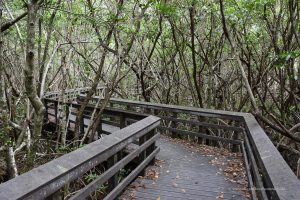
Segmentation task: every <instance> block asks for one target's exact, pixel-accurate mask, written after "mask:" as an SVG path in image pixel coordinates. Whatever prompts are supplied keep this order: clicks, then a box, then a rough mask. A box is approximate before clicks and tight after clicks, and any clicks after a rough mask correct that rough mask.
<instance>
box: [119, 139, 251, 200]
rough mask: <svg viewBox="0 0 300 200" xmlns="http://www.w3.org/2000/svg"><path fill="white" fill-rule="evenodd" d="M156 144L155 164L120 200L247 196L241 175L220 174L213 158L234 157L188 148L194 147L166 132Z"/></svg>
mask: <svg viewBox="0 0 300 200" xmlns="http://www.w3.org/2000/svg"><path fill="white" fill-rule="evenodd" d="M157 145H159V146H160V148H161V151H160V153H159V154H158V157H157V158H158V160H157V161H156V164H155V166H150V167H148V169H147V172H146V176H145V177H139V178H138V179H137V180H136V181H134V182H133V183H132V184H131V185H130V186H129V187H128V189H127V190H126V191H125V192H124V194H123V195H122V196H121V197H120V198H119V199H120V200H123V199H124V200H125V199H126V200H127V199H153V200H157V199H161V200H165V199H170V200H173V199H175V200H176V199H178V200H179V199H188V200H192V199H195V200H196V199H197V200H199V199H204V200H210V199H211V200H215V199H247V198H246V196H245V192H244V191H242V188H244V187H245V186H246V184H247V183H246V182H245V180H244V177H237V178H238V179H240V180H242V181H241V182H243V183H241V182H240V183H239V181H232V179H231V178H228V177H227V176H225V175H224V172H223V170H224V168H226V167H225V166H222V164H223V165H224V163H222V161H219V163H218V161H217V160H218V159H220V158H222V159H223V160H224V161H225V162H228V161H230V160H232V159H236V157H232V156H221V157H215V156H214V155H208V154H207V152H201V150H200V151H192V150H193V149H194V148H187V147H186V146H185V145H184V144H178V143H177V142H176V140H174V139H170V138H168V137H166V136H162V137H161V139H160V141H159V142H158V144H157ZM208 148H210V147H208ZM212 149H214V148H212ZM210 150H211V149H210ZM239 159H240V158H239ZM216 161H217V162H216ZM220 163H222V164H221V165H219V164H220ZM225 171H226V170H225ZM225 173H226V172H225ZM234 175H235V174H234Z"/></svg>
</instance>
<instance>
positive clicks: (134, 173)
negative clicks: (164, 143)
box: [104, 147, 160, 200]
mask: <svg viewBox="0 0 300 200" xmlns="http://www.w3.org/2000/svg"><path fill="white" fill-rule="evenodd" d="M159 150H160V148H159V147H157V148H156V149H155V150H154V151H153V152H152V153H151V154H150V155H149V156H148V157H147V158H146V159H145V160H144V161H143V162H142V163H141V164H140V165H139V166H138V167H136V168H135V169H134V170H133V171H132V172H131V173H130V174H129V175H128V176H127V177H126V178H125V179H123V180H122V182H121V183H120V184H119V185H118V186H117V187H116V188H115V189H113V190H112V191H111V192H110V193H109V194H108V195H107V196H106V197H105V198H104V200H113V199H115V198H116V197H117V196H118V195H120V194H121V192H122V191H123V190H124V188H125V187H126V186H127V185H129V183H130V182H131V181H133V180H134V179H135V178H136V177H137V176H138V175H139V174H140V173H141V171H142V170H144V169H145V167H146V166H147V165H148V164H149V163H150V162H151V160H153V159H154V158H155V156H156V155H157V154H158V152H159Z"/></svg>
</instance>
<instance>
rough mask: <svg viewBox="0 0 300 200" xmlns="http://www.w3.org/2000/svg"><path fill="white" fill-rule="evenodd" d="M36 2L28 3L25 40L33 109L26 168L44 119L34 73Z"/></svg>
mask: <svg viewBox="0 0 300 200" xmlns="http://www.w3.org/2000/svg"><path fill="white" fill-rule="evenodd" d="M38 7H39V5H38V1H37V0H32V1H31V2H30V3H28V21H27V39H26V63H25V70H24V72H25V89H26V94H27V97H28V99H29V101H30V103H31V105H32V106H33V108H34V130H33V137H32V139H33V143H32V147H31V149H30V150H29V154H28V163H27V167H32V166H33V161H34V155H35V153H36V150H37V142H38V140H39V138H40V136H41V132H42V127H43V117H44V110H45V108H44V105H43V103H42V101H41V99H40V98H39V96H38V94H37V89H36V81H35V77H34V72H35V70H36V66H35V44H34V43H35V24H36V16H37V12H38Z"/></svg>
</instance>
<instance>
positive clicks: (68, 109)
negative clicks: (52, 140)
mask: <svg viewBox="0 0 300 200" xmlns="http://www.w3.org/2000/svg"><path fill="white" fill-rule="evenodd" d="M69 115H70V107H69V105H68V104H66V123H67V124H66V126H67V128H68V129H69V128H70V120H69V121H68V119H69Z"/></svg>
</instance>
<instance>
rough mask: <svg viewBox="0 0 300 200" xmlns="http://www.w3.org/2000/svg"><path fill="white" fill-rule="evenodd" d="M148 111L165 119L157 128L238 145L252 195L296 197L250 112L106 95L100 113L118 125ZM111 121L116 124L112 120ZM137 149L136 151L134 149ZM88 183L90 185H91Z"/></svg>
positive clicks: (292, 178) (295, 186) (288, 174)
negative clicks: (211, 132) (105, 104)
mask: <svg viewBox="0 0 300 200" xmlns="http://www.w3.org/2000/svg"><path fill="white" fill-rule="evenodd" d="M79 90H81V89H79ZM69 94H71V95H77V97H78V98H79V99H80V98H84V95H83V94H82V93H81V92H79V93H78V90H77V91H76V90H72V91H71V92H69ZM51 95H52V96H51ZM55 95H56V96H55ZM57 95H58V94H48V96H47V95H46V100H47V101H48V102H50V103H51V102H52V103H54V104H57V103H58V102H59V99H58V98H57ZM98 99H99V97H93V98H92V100H91V101H90V103H95V102H97V101H98ZM73 100H74V99H73ZM72 104H73V103H72ZM74 105H75V104H74ZM78 105H79V104H78ZM114 105H118V106H117V108H116V107H114ZM89 107H90V108H89ZM88 109H93V106H87V110H88ZM56 112H57V105H56ZM150 113H151V115H155V116H157V117H161V118H162V119H163V122H168V123H167V124H166V123H163V124H162V125H161V126H157V127H159V128H160V129H161V130H167V131H170V132H175V133H176V134H183V135H192V136H197V137H199V138H201V137H202V138H206V139H208V141H211V140H215V141H218V142H229V143H231V144H234V145H238V146H239V147H240V151H241V152H242V153H243V156H244V160H245V168H246V172H247V176H248V181H249V188H250V190H251V194H252V196H251V197H252V199H280V200H285V199H288V200H299V197H300V190H299V188H300V181H299V180H298V178H297V177H296V175H295V174H294V173H293V172H292V170H291V169H290V167H289V166H288V164H287V163H286V162H285V160H284V159H283V157H282V156H281V154H280V153H279V152H278V150H277V149H276V147H275V146H274V145H273V143H272V142H271V140H270V139H269V137H268V136H267V134H266V133H265V132H264V130H263V129H262V128H261V127H260V125H259V124H258V122H257V121H256V119H255V117H254V116H253V115H252V114H249V113H240V112H230V111H222V110H211V109H202V108H194V107H187V106H176V105H166V104H159V103H151V102H141V101H133V100H124V99H115V98H112V99H110V107H107V108H106V109H105V110H104V113H103V114H104V115H108V116H115V115H117V116H118V117H119V118H118V119H119V120H120V122H119V123H120V124H119V125H120V127H121V128H122V127H123V126H124V123H125V122H124V121H125V119H127V120H130V121H136V120H140V119H141V118H144V117H147V116H149V115H150ZM160 113H168V115H167V116H164V115H161V114H160ZM182 114H184V115H187V116H190V120H187V119H182V118H180V117H178V116H179V115H182ZM192 116H197V117H199V118H197V120H195V119H194V118H193V120H192ZM56 118H57V117H56ZM207 119H208V121H213V120H218V119H222V120H225V121H226V120H228V121H227V122H229V125H223V124H218V123H210V122H207V121H202V120H207ZM113 123H115V124H116V122H113ZM170 124H171V125H170ZM179 124H189V125H190V126H197V127H199V131H200V133H199V131H196V132H195V131H190V130H183V129H182V127H179ZM200 127H202V128H204V129H201V130H202V131H203V130H207V129H208V128H209V129H216V130H222V131H224V133H226V132H228V133H235V134H234V135H233V136H234V138H233V139H231V138H226V137H225V138H224V136H226V134H227V133H226V134H224V135H223V136H222V135H207V134H206V133H203V132H201V130H200ZM122 130H123V129H122ZM227 135H228V134H227ZM137 152H139V151H136V152H135V153H137ZM153 152H154V151H153ZM149 159H150V158H149ZM119 164H120V163H119ZM140 166H144V164H140ZM112 169H113V167H112ZM135 173H136V172H135ZM103 176H104V175H103ZM131 180H132V177H130V178H129V179H126V180H124V181H125V183H126V184H127V183H128V182H130V181H131ZM101 181H103V180H98V183H102V182H101ZM90 187H91V188H93V187H94V186H90ZM122 187H123V185H122ZM122 187H121V188H122ZM115 190H117V192H120V191H121V190H120V187H116V188H115ZM83 193H84V192H83ZM78 195H79V194H78ZM110 195H112V196H110ZM110 195H109V196H108V197H113V194H112V193H110Z"/></svg>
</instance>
